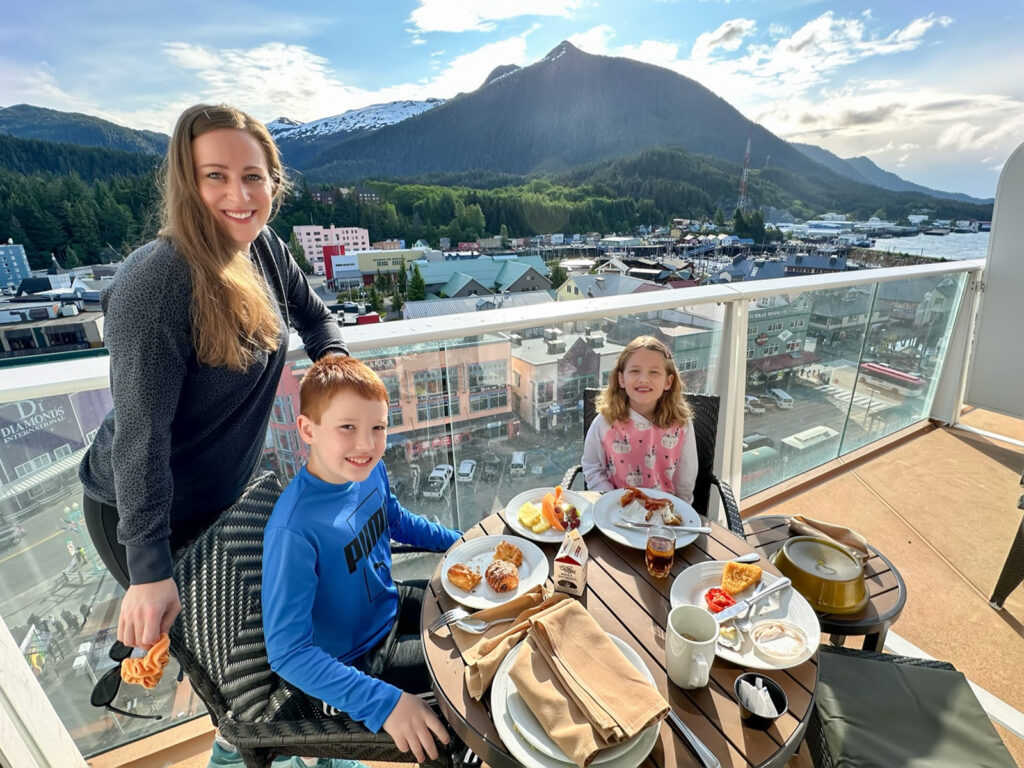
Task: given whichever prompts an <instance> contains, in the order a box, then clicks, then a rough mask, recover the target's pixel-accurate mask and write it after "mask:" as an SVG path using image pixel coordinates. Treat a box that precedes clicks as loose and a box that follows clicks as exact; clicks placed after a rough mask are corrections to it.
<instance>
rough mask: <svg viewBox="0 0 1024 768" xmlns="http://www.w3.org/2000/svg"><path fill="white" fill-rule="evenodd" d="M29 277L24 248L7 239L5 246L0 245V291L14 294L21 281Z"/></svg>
mask: <svg viewBox="0 0 1024 768" xmlns="http://www.w3.org/2000/svg"><path fill="white" fill-rule="evenodd" d="M31 275H32V272H31V270H30V269H29V266H28V256H26V255H25V246H23V245H19V244H18V243H15V242H13V241H12V240H11V239H10V238H8V239H7V243H6V244H5V245H0V291H3V292H4V293H14V289H15V288H17V287H18V286H19V285H20V284H21V281H22V280H24V279H25V278H26V277H31Z"/></svg>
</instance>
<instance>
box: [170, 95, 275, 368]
mask: <svg viewBox="0 0 1024 768" xmlns="http://www.w3.org/2000/svg"><path fill="white" fill-rule="evenodd" d="M218 128H235V129H237V130H241V131H245V132H246V133H248V134H249V135H251V136H253V137H254V138H255V139H256V140H257V141H258V142H259V143H260V146H262V147H263V152H264V154H265V155H266V160H267V169H268V171H269V175H270V181H271V184H272V193H273V199H274V207H275V210H276V207H277V206H278V205H279V204H280V201H281V195H282V193H283V191H284V187H285V179H284V169H283V166H282V165H281V155H280V153H279V152H278V151H277V146H276V145H275V144H274V140H273V139H272V138H271V136H270V133H269V132H268V131H267V129H266V127H265V126H264V125H263V123H261V122H259V121H258V120H255V119H253V118H252V117H250V116H249V115H247V114H245V113H244V112H242V111H240V110H238V109H234V108H233V107H228V106H224V105H208V104H197V105H196V106H194V107H189V108H188V109H186V110H185V111H184V112H182V113H181V117H179V118H178V123H177V125H175V126H174V134H173V135H172V136H171V143H170V145H169V146H168V148H167V159H166V161H165V163H164V168H163V183H162V192H163V211H162V215H161V226H160V233H159V234H160V237H165V238H167V239H169V240H170V241H171V242H172V243H174V248H175V251H176V252H177V253H178V254H179V255H180V256H181V258H182V259H184V260H185V263H186V264H188V268H189V271H190V272H191V276H192V304H191V307H190V311H191V313H192V344H193V346H194V347H195V350H196V355H197V357H198V358H199V361H200V362H202V363H205V364H206V365H210V366H223V367H226V368H229V369H231V370H235V371H244V370H246V369H247V368H248V367H249V366H250V365H251V364H252V362H253V360H254V359H255V353H256V350H257V349H263V350H268V351H273V350H276V349H277V347H278V345H279V344H280V333H281V323H280V319H279V317H278V313H277V310H276V308H275V307H274V304H273V302H272V300H271V296H270V292H269V290H268V288H267V284H266V281H265V280H264V279H263V276H262V275H261V274H260V272H259V271H258V270H257V268H256V266H255V265H254V264H253V263H252V261H251V260H250V259H249V256H248V254H246V253H243V252H242V251H240V250H239V249H238V245H237V244H235V243H234V242H232V240H231V238H230V237H229V236H228V234H227V233H226V232H225V231H224V230H223V229H221V227H220V225H219V224H218V223H217V220H216V219H215V218H214V216H213V214H212V213H210V211H209V210H208V209H207V207H206V205H205V204H204V203H203V200H202V198H201V197H200V195H199V185H198V181H197V179H196V172H195V167H194V165H193V152H192V142H193V140H194V139H195V138H196V137H198V136H202V135H203V134H204V133H209V132H210V131H215V130H217V129H218Z"/></svg>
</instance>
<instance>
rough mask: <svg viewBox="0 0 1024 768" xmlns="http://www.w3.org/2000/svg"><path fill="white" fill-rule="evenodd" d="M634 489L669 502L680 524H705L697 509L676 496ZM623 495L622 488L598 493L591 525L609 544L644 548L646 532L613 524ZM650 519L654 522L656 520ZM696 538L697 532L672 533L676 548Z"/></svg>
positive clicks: (619, 513)
mask: <svg viewBox="0 0 1024 768" xmlns="http://www.w3.org/2000/svg"><path fill="white" fill-rule="evenodd" d="M638 490H640V491H643V492H644V493H645V494H647V495H648V496H650V497H651V498H654V499H670V500H671V501H672V507H673V509H674V511H675V513H676V514H677V515H679V517H681V518H682V520H683V521H682V523H681V525H686V526H694V525H706V523H705V522H704V521H702V520H701V518H700V515H698V514H697V510H695V509H694V508H693V507H691V506H690V505H689V504H687V503H686V502H685V501H683V500H682V499H680V498H679V497H678V496H673V495H672V494H671V493H668V492H667V491H659V490H657V489H656V488H639V489H638ZM625 492H626V490H625V489H624V488H622V489H620V488H617V489H615V490H614V491H605V492H604V493H602V494H601V498H599V499H598V500H597V501H595V502H594V524H595V525H596V526H597V527H598V530H600V531H601V533H603V534H604V535H605V536H607V537H608V538H609V539H611V540H612V541H617V542H618V543H619V544H625V545H626V546H627V547H632V548H633V549H646V548H647V531H646V530H644V529H643V528H620V527H618V526H617V525H615V521H616V520H618V519H619V516H620V515H621V511H622V503H621V502H622V494H624V493H625ZM654 520H655V521H656V522H657V519H656V518H655V519H654ZM699 535H700V534H698V533H686V532H684V531H676V549H678V548H680V547H685V546H686V545H687V544H690V543H692V542H694V541H696V540H697V537H698V536H699Z"/></svg>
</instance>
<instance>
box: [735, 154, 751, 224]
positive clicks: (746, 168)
mask: <svg viewBox="0 0 1024 768" xmlns="http://www.w3.org/2000/svg"><path fill="white" fill-rule="evenodd" d="M748 176H750V137H749V136H748V137H747V151H746V152H745V153H744V155H743V175H742V176H740V197H739V199H738V200H737V201H736V207H737V208H739V209H740V210H741V211H745V210H746V209H747V177H748Z"/></svg>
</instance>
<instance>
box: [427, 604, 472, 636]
mask: <svg viewBox="0 0 1024 768" xmlns="http://www.w3.org/2000/svg"><path fill="white" fill-rule="evenodd" d="M467 616H469V611H467V610H466V609H465V608H452V609H451V610H450V611H445V612H444V613H442V614H441V615H440V616H438V617H437V618H436V619H434V620H433V621H432V622H430V625H429V626H428V627H427V633H428V634H431V635H432V634H434V633H435V632H437V631H438V630H439V629H441V627H447V626H448V625H449V624H451V623H453V622H456V621H458V620H459V619H464V618H466V617H467Z"/></svg>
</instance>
